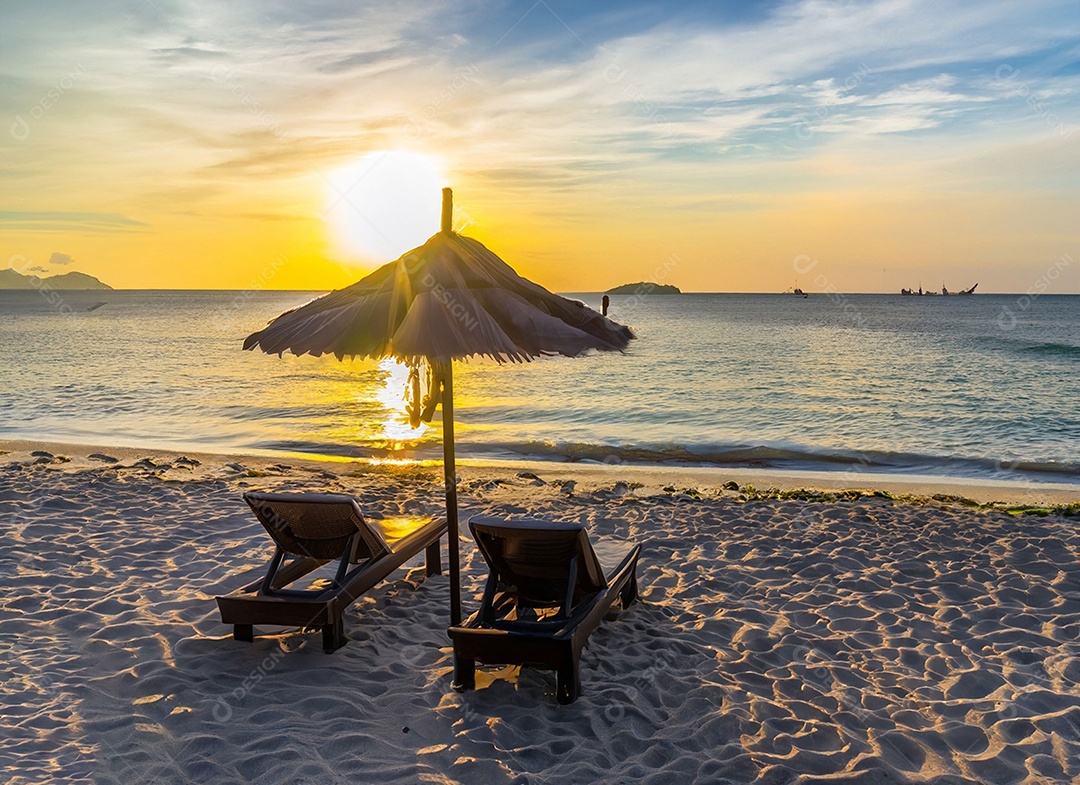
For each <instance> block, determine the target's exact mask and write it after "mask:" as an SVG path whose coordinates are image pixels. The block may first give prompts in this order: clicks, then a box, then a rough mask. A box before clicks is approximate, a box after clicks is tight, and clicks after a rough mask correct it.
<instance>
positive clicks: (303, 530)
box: [244, 491, 390, 562]
mask: <svg viewBox="0 0 1080 785" xmlns="http://www.w3.org/2000/svg"><path fill="white" fill-rule="evenodd" d="M244 501H246V502H247V503H248V506H249V507H251V509H252V511H253V512H254V513H255V516H256V517H257V518H258V519H259V522H260V523H262V525H263V527H264V528H265V529H266V531H267V532H268V533H269V535H270V536H271V537H272V538H273V540H274V542H275V543H277V544H278V546H279V547H280V548H281V549H282V550H283V551H285V552H287V553H291V554H293V555H295V556H310V557H312V558H314V559H337V558H340V557H341V555H342V554H343V553H344V551H345V548H346V546H347V545H348V544H349V541H350V539H353V538H354V535H356V534H357V533H359V536H358V537H355V538H354V539H353V542H354V545H353V551H352V553H351V554H350V555H349V561H351V562H359V561H363V560H364V559H368V558H378V557H380V556H383V555H385V554H387V553H389V552H390V548H389V547H388V546H387V544H386V540H384V539H383V537H382V534H381V533H380V532H379V531H378V530H377V529H375V528H374V527H372V526H371V525H370V524H369V523H368V522H367V520H366V519H365V518H364V513H363V512H362V511H361V510H360V505H359V504H357V502H356V499H354V498H353V497H352V496H346V495H344V494H339V493H261V492H258V491H249V492H247V493H245V494H244Z"/></svg>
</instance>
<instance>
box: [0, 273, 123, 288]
mask: <svg viewBox="0 0 1080 785" xmlns="http://www.w3.org/2000/svg"><path fill="white" fill-rule="evenodd" d="M43 286H48V287H49V288H50V289H64V290H75V289H110V290H111V289H112V287H111V286H109V285H108V284H106V283H102V282H101V281H99V280H98V279H97V278H95V277H94V276H92V275H87V274H86V273H74V272H72V273H64V274H62V275H50V276H48V277H45V278H39V277H37V276H36V275H22V274H21V273H18V272H16V271H15V270H0V289H40V288H42V287H43Z"/></svg>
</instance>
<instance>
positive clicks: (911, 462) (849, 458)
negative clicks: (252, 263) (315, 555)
mask: <svg viewBox="0 0 1080 785" xmlns="http://www.w3.org/2000/svg"><path fill="white" fill-rule="evenodd" d="M253 446H257V447H258V448H259V449H263V450H271V451H274V452H283V453H291V454H297V453H300V454H303V453H307V454H311V455H324V456H335V457H343V458H360V459H376V460H385V459H413V460H435V459H438V458H440V457H441V456H442V447H441V446H440V445H439V444H438V443H428V444H422V445H412V446H409V447H406V448H401V447H399V446H397V445H392V444H388V443H372V444H361V445H358V444H337V443H333V442H317V441H299V440H298V441H278V442H262V443H260V444H258V445H253ZM457 457H458V458H474V459H482V460H484V459H486V460H540V461H554V462H572V463H577V462H580V463H598V464H600V463H606V464H611V465H683V466H704V467H709V466H715V467H731V468H762V469H787V470H801V471H833V472H838V473H841V472H842V473H849V474H850V473H862V472H865V473H867V474H918V475H931V476H946V477H970V478H983V479H991V478H992V479H1010V478H1011V479H1017V478H1022V477H1024V476H1037V477H1039V478H1041V479H1042V480H1044V481H1046V480H1050V481H1060V482H1073V481H1076V480H1080V463H1069V462H1064V461H1054V460H1046V461H1037V460H1011V459H992V458H980V457H972V456H940V455H923V454H916V453H904V452H888V451H881V450H863V451H859V450H835V451H829V450H818V449H812V448H804V447H798V446H773V445H692V446H686V445H674V444H672V445H640V446H638V445H610V444H592V443H583V442H572V443H568V442H540V441H527V442H484V443H475V444H474V443H469V442H458V444H457Z"/></svg>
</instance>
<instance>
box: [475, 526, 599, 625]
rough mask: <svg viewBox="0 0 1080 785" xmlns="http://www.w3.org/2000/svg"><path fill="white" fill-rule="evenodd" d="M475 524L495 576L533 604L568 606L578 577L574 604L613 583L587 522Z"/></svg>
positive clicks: (520, 599)
mask: <svg viewBox="0 0 1080 785" xmlns="http://www.w3.org/2000/svg"><path fill="white" fill-rule="evenodd" d="M469 528H470V529H471V530H472V533H473V537H474V538H475V539H476V545H477V547H478V548H479V549H480V553H481V554H483V556H484V560H485V561H486V562H487V563H488V567H489V568H490V569H491V572H492V575H494V576H495V577H496V578H497V579H498V580H499V581H500V582H501V583H503V584H504V585H505V586H507V587H513V590H514V593H515V594H516V595H517V598H518V600H519V601H521V602H524V603H526V604H528V605H536V606H545V605H549V606H550V605H558V606H562V605H563V604H564V603H565V601H566V595H567V589H568V587H569V585H570V581H571V579H572V578H574V579H575V582H574V592H573V599H572V602H571V606H574V605H577V604H578V602H580V601H581V600H583V599H586V598H588V597H592V596H594V595H595V594H596V593H597V592H600V591H603V590H604V589H605V588H606V587H607V579H606V578H605V577H604V571H603V569H602V568H601V566H600V562H599V560H597V558H596V554H595V553H594V552H593V549H592V545H591V544H590V543H589V535H588V532H586V530H585V527H584V526H582V525H581V524H565V523H552V522H550V521H536V520H519V521H510V520H503V519H499V518H484V517H475V518H472V519H470V520H469ZM565 610H566V611H567V612H568V613H569V611H570V608H566V609H565Z"/></svg>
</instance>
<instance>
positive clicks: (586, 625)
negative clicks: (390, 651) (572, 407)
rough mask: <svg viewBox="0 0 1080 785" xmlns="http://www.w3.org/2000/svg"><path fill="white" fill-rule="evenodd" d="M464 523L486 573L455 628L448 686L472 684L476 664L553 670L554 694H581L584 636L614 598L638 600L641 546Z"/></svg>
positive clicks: (555, 529)
mask: <svg viewBox="0 0 1080 785" xmlns="http://www.w3.org/2000/svg"><path fill="white" fill-rule="evenodd" d="M469 528H470V529H471V530H472V533H473V537H474V538H475V539H476V544H477V547H479V548H480V553H481V554H483V556H484V559H485V561H487V563H488V567H489V569H490V573H489V575H488V580H487V586H486V587H485V589H484V598H483V601H482V602H481V605H480V610H479V611H477V612H476V613H475V614H473V615H472V616H471V617H469V618H468V619H467V620H466V621H465V622H464V623H462V624H461V625H460V626H457V627H451V628H450V630H449V632H450V637H451V639H452V640H453V642H454V684H453V686H454V689H456V690H458V691H459V692H460V691H464V690H468V689H472V688H473V687H474V686H475V676H476V663H477V662H482V663H486V664H498V663H512V664H516V665H535V666H540V667H546V668H552V669H554V670H555V684H556V689H555V693H556V698H557V700H558V701H559V703H572V702H573V701H574V700H575V699H576V698H577V696H578V695H579V694H580V692H581V675H580V667H579V662H580V658H581V650H582V649H583V648H584V647H585V643H586V642H587V640H588V637H589V634H590V633H591V632H592V631H593V630H594V629H595V628H596V626H597V625H598V624H599V623H600V620H601V619H603V618H604V616H605V615H607V614H608V613H609V612H610V611H611V608H612V606H613V605H614V604H615V602H616V600H618V601H619V603H620V605H621V607H623V608H627V607H629V606H630V604H631V603H632V602H633V601H634V600H635V599H637V574H636V571H637V561H638V555H639V554H640V553H641V546H640V545H637V544H634V543H632V542H627V541H625V540H614V539H607V540H599V541H597V543H596V547H595V549H594V548H593V544H592V543H591V542H590V541H589V535H588V533H587V532H586V531H585V527H584V526H581V525H572V524H559V523H550V522H547V521H508V520H500V519H494V518H473V519H471V520H470V521H469Z"/></svg>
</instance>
